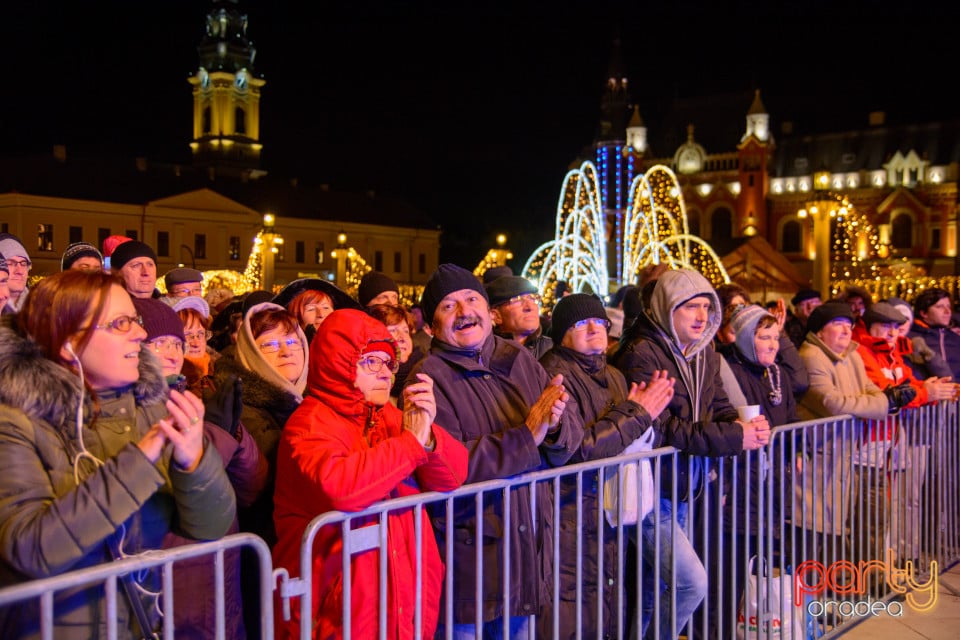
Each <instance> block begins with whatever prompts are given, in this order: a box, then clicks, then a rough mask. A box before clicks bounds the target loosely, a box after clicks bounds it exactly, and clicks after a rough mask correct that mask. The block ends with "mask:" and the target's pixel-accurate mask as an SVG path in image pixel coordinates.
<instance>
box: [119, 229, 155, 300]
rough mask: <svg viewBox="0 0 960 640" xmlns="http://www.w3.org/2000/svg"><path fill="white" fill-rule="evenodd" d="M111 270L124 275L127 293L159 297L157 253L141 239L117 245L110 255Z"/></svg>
mask: <svg viewBox="0 0 960 640" xmlns="http://www.w3.org/2000/svg"><path fill="white" fill-rule="evenodd" d="M110 270H111V271H112V272H114V273H119V274H120V275H122V276H123V283H124V287H125V288H126V290H127V293H129V294H130V296H131V297H134V298H159V297H160V292H159V291H157V254H156V252H155V251H154V250H153V248H151V247H150V246H149V245H147V244H144V243H143V242H140V241H139V240H128V241H126V242H124V243H123V244H120V245H117V248H116V249H114V250H113V254H112V255H111V256H110Z"/></svg>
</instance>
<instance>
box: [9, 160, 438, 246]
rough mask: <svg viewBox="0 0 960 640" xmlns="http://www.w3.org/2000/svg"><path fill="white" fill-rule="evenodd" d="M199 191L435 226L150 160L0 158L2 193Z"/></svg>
mask: <svg viewBox="0 0 960 640" xmlns="http://www.w3.org/2000/svg"><path fill="white" fill-rule="evenodd" d="M56 155H59V158H57V157H55V156H56ZM204 188H206V189H210V190H211V191H214V192H216V193H219V194H220V195H222V196H224V197H227V198H230V199H232V200H235V201H236V202H239V203H240V204H243V205H245V206H247V207H249V208H251V209H254V210H256V211H261V212H264V213H265V212H268V211H269V212H271V213H274V214H276V215H278V216H283V217H292V218H304V219H313V220H338V221H349V222H355V223H361V224H374V225H386V226H396V227H405V228H415V229H437V228H439V227H438V225H437V224H436V222H435V221H433V220H432V219H431V218H430V217H429V216H427V215H426V214H425V213H424V212H423V211H421V210H419V209H417V208H415V207H414V206H412V205H411V204H409V203H407V202H406V201H404V200H402V199H400V198H395V197H390V196H381V195H377V194H375V193H373V192H367V193H354V192H343V191H335V190H332V189H330V188H329V187H328V186H325V185H319V184H318V185H310V184H305V183H303V182H301V181H298V180H292V179H289V178H282V177H279V176H272V175H266V176H263V177H260V178H259V179H246V180H245V179H243V178H242V177H241V176H236V175H233V176H231V175H218V174H217V173H216V171H210V170H209V169H207V168H201V167H194V166H192V165H176V164H161V163H150V162H149V161H148V160H146V159H145V158H137V159H133V158H122V157H114V156H110V157H104V156H79V155H78V156H70V155H68V154H67V151H66V150H64V149H62V148H60V149H58V151H57V152H56V153H55V154H54V155H48V154H43V155H34V156H27V157H16V158H0V193H6V192H19V193H26V194H31V195H39V196H50V197H56V198H72V199H77V200H91V201H97V202H115V203H126V204H146V203H148V202H152V201H154V200H159V199H162V198H169V197H171V196H174V195H177V194H181V193H185V192H189V191H195V190H198V189H204Z"/></svg>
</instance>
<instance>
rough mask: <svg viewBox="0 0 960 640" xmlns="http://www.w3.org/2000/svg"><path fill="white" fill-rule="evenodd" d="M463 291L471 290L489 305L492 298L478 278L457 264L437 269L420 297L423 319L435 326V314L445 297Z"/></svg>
mask: <svg viewBox="0 0 960 640" xmlns="http://www.w3.org/2000/svg"><path fill="white" fill-rule="evenodd" d="M461 289H471V290H473V291H476V292H477V293H479V294H480V295H482V296H483V299H484V300H486V301H487V303H488V304H489V302H490V298H488V297H487V292H486V290H484V288H483V285H482V284H480V280H479V279H478V278H477V276H475V275H473V274H472V273H470V272H469V271H467V270H466V269H464V268H463V267H459V266H457V265H455V264H451V263H449V262H448V263H445V264H441V265H440V266H439V267H437V270H436V271H434V272H433V275H432V276H430V280H428V281H427V286H426V287H424V289H423V295H422V296H421V297H420V308H421V309H422V310H423V319H424V321H425V322H426V323H427V324H433V314H434V312H435V311H436V310H437V305H438V304H440V301H441V300H443V299H444V298H445V297H447V296H448V295H450V294H451V293H453V292H454V291H460V290H461Z"/></svg>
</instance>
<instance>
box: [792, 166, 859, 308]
mask: <svg viewBox="0 0 960 640" xmlns="http://www.w3.org/2000/svg"><path fill="white" fill-rule="evenodd" d="M829 186H830V172H829V171H826V170H820V171H817V172H815V173H814V174H813V189H814V197H815V199H814V200H810V201H808V202H806V203H805V204H804V207H803V208H802V209H800V210H799V211H797V217H798V218H801V219H805V218H807V217H808V215H809V217H810V219H811V220H813V253H812V255H811V256H810V257H811V258H812V259H813V278H811V280H812V281H813V288H814V289H816V290H817V291H824V292H829V291H830V220H831V219H833V218H836V217H837V213H838V211H840V210H841V209H842V208H843V207H845V206H847V203H846V201H841V202H839V203H838V201H837V200H838V198H837V196H835V195H833V194H831V193H828V192H827V191H826V190H827V188H829ZM838 205H840V206H839V207H838ZM843 213H844V214H845V213H846V210H845V209H843ZM841 215H843V214H841ZM808 255H809V252H808ZM827 295H828V297H829V294H827Z"/></svg>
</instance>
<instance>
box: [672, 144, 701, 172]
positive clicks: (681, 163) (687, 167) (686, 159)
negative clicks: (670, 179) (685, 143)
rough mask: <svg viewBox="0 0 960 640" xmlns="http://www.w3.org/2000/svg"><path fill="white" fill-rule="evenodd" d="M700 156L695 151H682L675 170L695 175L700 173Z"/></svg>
mask: <svg viewBox="0 0 960 640" xmlns="http://www.w3.org/2000/svg"><path fill="white" fill-rule="evenodd" d="M700 168H701V167H700V154H699V153H697V152H696V150H695V149H684V150H683V151H681V152H680V157H679V158H678V159H677V169H679V171H680V173H696V172H697V171H700Z"/></svg>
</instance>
